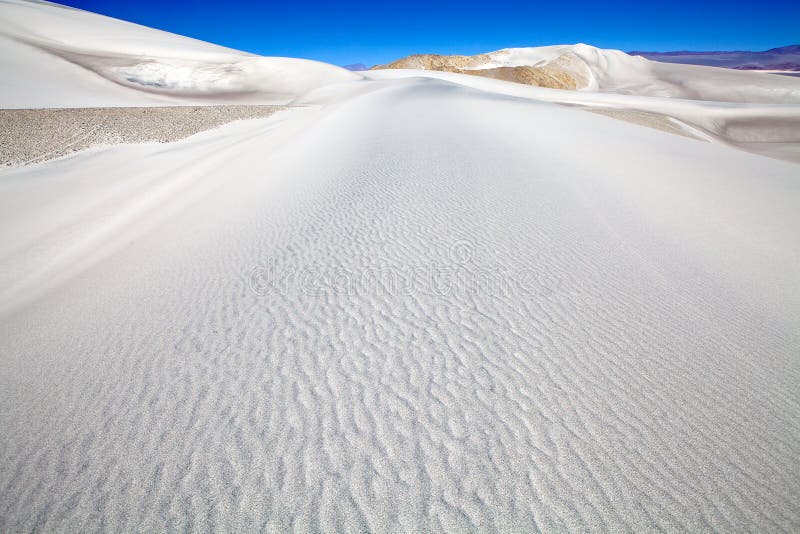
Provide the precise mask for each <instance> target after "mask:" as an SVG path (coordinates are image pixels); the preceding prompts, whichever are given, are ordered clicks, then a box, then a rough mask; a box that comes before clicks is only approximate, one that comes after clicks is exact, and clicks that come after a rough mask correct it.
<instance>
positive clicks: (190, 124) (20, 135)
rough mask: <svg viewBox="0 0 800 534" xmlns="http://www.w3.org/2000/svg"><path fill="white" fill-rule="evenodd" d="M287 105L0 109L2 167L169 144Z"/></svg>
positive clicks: (281, 108)
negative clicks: (125, 146) (98, 149)
mask: <svg viewBox="0 0 800 534" xmlns="http://www.w3.org/2000/svg"><path fill="white" fill-rule="evenodd" d="M283 109H287V108H286V107H284V106H174V107H142V108H70V109H4V110H0V165H2V166H9V165H29V164H32V163H39V162H41V161H46V160H49V159H54V158H58V157H60V156H64V155H67V154H71V153H73V152H77V151H79V150H84V149H86V148H90V147H93V146H98V145H113V144H119V143H147V142H154V141H156V142H160V143H168V142H170V141H177V140H179V139H183V138H185V137H189V136H190V135H194V134H196V133H198V132H201V131H204V130H210V129H212V128H216V127H218V126H221V125H223V124H226V123H229V122H232V121H236V120H242V119H255V118H262V117H268V116H270V115H272V114H273V113H275V112H276V111H280V110H283Z"/></svg>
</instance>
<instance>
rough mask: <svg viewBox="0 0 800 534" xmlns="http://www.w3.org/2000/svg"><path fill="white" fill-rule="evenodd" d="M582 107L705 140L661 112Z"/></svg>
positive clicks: (607, 115) (663, 130)
mask: <svg viewBox="0 0 800 534" xmlns="http://www.w3.org/2000/svg"><path fill="white" fill-rule="evenodd" d="M580 109H583V110H585V111H591V112H592V113H597V114H598V115H605V116H606V117H612V118H614V119H618V120H623V121H626V122H630V123H633V124H638V125H639V126H647V127H648V128H655V129H656V130H661V131H662V132H667V133H671V134H676V135H682V136H684V137H688V138H690V139H699V140H704V139H700V138H699V137H696V136H694V135H692V134H691V132H689V131H688V130H686V129H685V128H682V127H681V125H680V123H678V122H677V121H675V120H674V119H673V118H672V117H668V116H666V115H661V114H660V113H651V112H647V111H633V110H627V109H599V108H585V107H582V108H580Z"/></svg>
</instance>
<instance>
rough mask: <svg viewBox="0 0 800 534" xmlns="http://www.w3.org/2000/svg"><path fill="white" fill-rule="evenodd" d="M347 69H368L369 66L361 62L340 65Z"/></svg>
mask: <svg viewBox="0 0 800 534" xmlns="http://www.w3.org/2000/svg"><path fill="white" fill-rule="evenodd" d="M342 67H343V68H345V69H347V70H369V67H367V66H366V65H364V64H363V63H353V64H352V65H342Z"/></svg>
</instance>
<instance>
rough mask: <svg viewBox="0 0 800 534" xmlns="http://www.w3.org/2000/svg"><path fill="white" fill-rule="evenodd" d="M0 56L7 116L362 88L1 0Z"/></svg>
mask: <svg viewBox="0 0 800 534" xmlns="http://www.w3.org/2000/svg"><path fill="white" fill-rule="evenodd" d="M0 50H2V54H0V71H2V72H4V73H13V76H4V78H3V84H2V87H0V108H41V107H61V108H64V107H84V106H94V107H104V106H145V105H177V104H204V103H207V104H219V103H225V104H276V103H286V102H289V101H291V100H292V99H294V98H295V97H296V96H298V95H299V94H302V93H305V92H307V91H309V90H310V89H313V88H315V87H320V86H322V85H326V84H330V83H334V82H337V81H345V80H357V79H360V78H361V76H360V75H358V74H357V73H353V72H350V71H348V70H345V69H342V68H340V67H334V66H333V65H328V64H325V63H319V62H316V61H308V60H303V59H292V58H278V57H269V58H267V57H261V56H256V55H252V54H247V53H244V52H239V51H237V50H231V49H229V48H224V47H221V46H217V45H212V44H210V43H205V42H202V41H198V40H196V39H190V38H187V37H182V36H179V35H175V34H171V33H167V32H163V31H159V30H154V29H151V28H146V27H144V26H139V25H136V24H131V23H128V22H123V21H120V20H115V19H112V18H109V17H104V16H102V15H97V14H94V13H89V12H87V11H81V10H77V9H72V8H67V7H63V6H59V5H57V4H51V3H48V2H30V1H26V0H0ZM54 81H57V82H58V90H57V91H56V90H54V88H53V82H54Z"/></svg>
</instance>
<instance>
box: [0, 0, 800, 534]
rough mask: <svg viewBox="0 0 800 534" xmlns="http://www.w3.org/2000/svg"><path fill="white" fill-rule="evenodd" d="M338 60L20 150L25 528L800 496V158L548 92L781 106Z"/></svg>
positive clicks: (711, 503) (731, 520)
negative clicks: (708, 138)
mask: <svg viewBox="0 0 800 534" xmlns="http://www.w3.org/2000/svg"><path fill="white" fill-rule="evenodd" d="M9 5H10V4H9ZM15 5H16V3H15ZM45 7H48V9H61V8H51V7H49V6H45ZM2 9H7V5H3V7H2ZM42 9H44V7H42ZM4 13H8V12H7V11H4ZM82 16H83V15H82ZM124 52H125V50H123V49H119V50H115V52H114V53H118V54H123V53H124ZM193 53H194V52H193ZM175 54H176V55H178V54H180V52H175ZM54 65H55V63H52V64H50V66H47V68H48V69H49V68H51V67H52V66H54ZM301 70H302V69H301ZM59 72H60V71H59ZM325 72H328V71H325ZM334 72H338V71H334ZM26 75H27V74H26ZM42 75H43V76H44V75H45V73H44V71H42ZM53 75H54V76H55V74H53ZM81 76H83V75H81ZM93 76H94V74H93ZM326 76H327V74H326V75H324V76H321V77H320V78H319V79H315V80H314V83H313V84H311V85H313V86H315V87H318V88H317V89H314V90H312V91H311V92H309V93H307V94H305V95H301V96H300V97H299V99H298V100H297V102H298V103H304V104H305V105H304V106H303V107H297V108H295V109H290V110H287V111H282V112H279V113H277V114H275V115H274V116H272V117H269V118H265V119H258V120H251V121H244V122H236V123H231V124H228V125H225V126H222V127H220V128H218V129H215V130H209V131H206V132H202V133H199V134H197V135H194V136H192V137H189V138H186V139H183V140H180V141H177V142H174V143H170V144H157V143H149V144H134V145H118V146H113V147H97V148H93V149H91V150H88V151H84V152H81V153H78V154H74V155H71V156H67V157H64V158H61V159H58V160H54V161H50V162H47V163H43V164H37V165H32V166H28V167H21V168H13V169H4V170H0V406H2V407H3V408H2V409H1V410H0V429H2V431H0V531H3V532H16V531H109V530H110V531H177V530H181V531H183V530H187V531H254V530H264V531H274V532H285V531H298V532H309V531H325V532H329V531H348V532H351V531H352V532H355V531H372V532H398V531H400V532H425V531H448V532H449V531H479V532H497V531H515V532H521V531H525V532H538V531H545V532H553V531H564V530H576V531H626V532H655V531H729V532H730V531H761V532H763V531H770V532H795V531H797V530H798V529H800V509H799V508H798V507H797V503H798V502H800V484H798V480H800V423H798V421H800V387H798V386H799V385H800V366H799V365H798V364H799V363H800V361H799V360H798V355H799V354H800V285H798V284H797V273H798V272H800V212H799V211H798V210H797V206H798V205H800V172H799V171H798V169H800V167H799V166H798V165H797V164H794V163H789V162H785V161H780V160H777V159H770V158H766V157H763V156H759V155H754V154H750V153H747V152H744V151H741V150H738V149H735V148H733V147H731V146H726V145H725V144H722V143H716V142H715V143H704V142H699V141H697V140H694V139H689V138H685V137H682V136H678V135H673V134H670V133H665V132H661V131H658V130H655V129H651V128H645V127H641V126H637V125H634V124H629V123H627V122H623V121H619V120H615V119H613V118H609V117H606V116H601V115H598V114H594V113H586V112H584V111H582V110H579V109H570V108H569V107H567V106H564V105H556V104H555V103H553V102H548V101H547V100H553V101H554V102H557V101H558V100H557V98H565V96H562V97H557V95H559V94H560V95H582V96H579V97H578V96H576V97H575V98H577V99H578V100H576V101H575V102H566V101H565V102H562V103H567V104H573V105H576V104H577V105H585V106H589V105H596V106H605V107H606V108H608V109H625V106H631V107H630V109H634V110H635V109H638V108H637V107H636V105H634V104H636V103H637V102H643V103H642V104H641V105H640V107H641V108H642V111H648V110H649V111H651V112H653V113H662V114H666V115H669V116H679V117H683V115H680V113H686V114H689V113H690V112H691V113H694V114H693V115H691V117H689V118H692V120H697V121H700V120H701V119H702V116H704V114H708V116H709V117H713V116H714V114H717V115H716V116H717V117H723V118H724V117H727V115H725V113H727V112H726V111H725V109H730V110H733V111H730V113H739V114H742V113H744V114H746V113H752V114H753V116H758V117H762V119H761V120H767V121H769V117H772V116H770V115H768V114H767V115H764V114H765V113H768V112H769V110H770V109H777V108H770V107H769V106H768V105H766V104H758V106H760V107H751V108H748V107H747V105H745V104H741V105H734V104H730V105H728V106H726V105H722V104H713V103H703V102H694V103H693V104H692V103H688V101H682V100H678V99H666V98H655V97H644V96H631V95H612V94H599V93H595V94H592V93H587V92H574V91H573V92H568V91H557V90H552V91H547V90H543V89H537V88H531V87H525V86H521V85H519V84H512V83H505V82H499V81H496V80H484V79H482V78H476V77H471V76H467V75H456V74H452V75H449V76H448V75H447V73H427V74H424V75H423V74H419V73H416V74H415V73H413V72H411V73H403V72H401V71H396V74H391V75H389V74H372V73H371V74H370V75H369V76H370V78H371V79H369V80H360V79H357V80H356V81H353V82H348V81H347V80H344V83H342V80H338V79H337V80H336V81H335V83H334V84H333V85H326V83H327V82H325V80H326V79H327V78H326ZM337 76H338V75H337ZM59 79H60V80H62V82H61V83H67V80H69V79H70V78H59ZM81 79H89V78H88V77H83V78H81ZM466 80H470V81H469V82H467V81H466ZM109 83H110V82H109ZM317 84H319V85H317ZM470 84H479V85H473V86H470ZM116 85H117V86H118V87H119V91H122V92H118V93H113V94H112V93H110V92H109V93H108V99H109V100H112V101H115V102H117V103H119V102H122V100H121V99H122V98H123V97H122V96H121V95H123V94H124V95H140V94H141V95H145V94H150V93H145V92H142V91H140V90H134V89H132V88H129V87H123V86H122V85H120V84H116ZM70 87H72V86H71V85H70ZM523 89H524V92H519V93H517V91H523ZM76 91H77V89H76ZM93 91H96V92H93ZM125 91H130V92H125ZM263 92H264V94H271V89H270V88H269V86H265V87H264V88H263ZM4 94H5V95H8V94H9V93H8V92H5V93H4ZM77 94H78V93H77V92H76V93H75V95H77ZM75 95H73V96H74V97H75V98H76V99H79V98H78V96H75ZM103 95H106V93H104V92H103V90H102V89H101V88H100V86H99V85H93V86H92V88H91V91H89V90H88V89H87V90H86V91H84V90H83V89H81V92H80V98H95V97H102V96H103ZM151 96H152V95H151ZM155 96H158V98H162V96H163V95H161V94H159V95H155ZM155 96H153V97H154V98H155ZM118 98H119V99H118ZM125 98H127V96H126V97H125ZM131 98H132V99H133V100H136V99H138V98H144V96H141V97H140V96H135V97H134V96H131ZM148 98H149V97H148ZM170 98H172V97H170ZM581 99H587V100H581ZM591 99H593V100H591ZM637 99H638V100H637ZM76 101H77V100H76ZM648 102H649V104H648ZM118 105H119V104H118ZM692 105H694V106H696V107H695V108H692V107H691V106H692ZM647 106H650V107H647ZM776 106H779V105H777V104H776ZM645 108H646V109H645ZM748 109H749V110H750V111H748ZM781 109H784V110H785V109H792V108H791V107H786V108H781ZM692 110H694V111H692ZM688 116H689V115H687V117H688ZM698 117H699V118H698ZM763 117H767V119H763ZM687 120H688V119H687ZM703 120H706V119H703ZM707 120H708V121H709V122H707V123H704V122H701V123H700V124H701V126H702V125H703V124H708V125H709V126H708V128H707V129H708V131H710V132H716V130H714V129H713V128H712V126H713V125H711V123H712V122H713V120H715V119H712V118H709V119H707ZM720 120H721V119H720ZM726 120H727V119H726ZM698 128H699V126H698ZM765 131H767V129H765ZM701 133H702V132H701ZM709 135H710V134H709ZM714 135H717V134H714Z"/></svg>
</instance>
